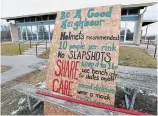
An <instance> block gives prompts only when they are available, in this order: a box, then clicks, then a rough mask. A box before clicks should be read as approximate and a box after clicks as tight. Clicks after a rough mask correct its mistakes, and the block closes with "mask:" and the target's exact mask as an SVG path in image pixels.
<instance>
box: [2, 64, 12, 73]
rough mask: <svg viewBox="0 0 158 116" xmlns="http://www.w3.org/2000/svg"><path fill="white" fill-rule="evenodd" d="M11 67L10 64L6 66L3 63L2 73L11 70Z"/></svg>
mask: <svg viewBox="0 0 158 116" xmlns="http://www.w3.org/2000/svg"><path fill="white" fill-rule="evenodd" d="M10 68H11V67H10V66H4V65H1V73H3V72H5V71H7V70H9V69H10Z"/></svg>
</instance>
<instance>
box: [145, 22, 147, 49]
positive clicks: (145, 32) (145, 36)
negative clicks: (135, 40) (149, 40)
mask: <svg viewBox="0 0 158 116" xmlns="http://www.w3.org/2000/svg"><path fill="white" fill-rule="evenodd" d="M147 31H148V25H147V27H146V32H145V42H146V34H147ZM147 46H148V45H147ZM147 48H148V47H147Z"/></svg>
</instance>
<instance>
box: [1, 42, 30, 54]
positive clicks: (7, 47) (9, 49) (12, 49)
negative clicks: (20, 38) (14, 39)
mask: <svg viewBox="0 0 158 116" xmlns="http://www.w3.org/2000/svg"><path fill="white" fill-rule="evenodd" d="M29 47H30V45H29V44H21V53H22V52H24V51H25V50H27V49H28V48H29ZM19 54H20V52H19V46H18V44H17V43H3V44H1V55H7V56H12V55H19Z"/></svg>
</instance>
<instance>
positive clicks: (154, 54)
mask: <svg viewBox="0 0 158 116" xmlns="http://www.w3.org/2000/svg"><path fill="white" fill-rule="evenodd" d="M156 51H157V47H155V53H154V58H155V56H156Z"/></svg>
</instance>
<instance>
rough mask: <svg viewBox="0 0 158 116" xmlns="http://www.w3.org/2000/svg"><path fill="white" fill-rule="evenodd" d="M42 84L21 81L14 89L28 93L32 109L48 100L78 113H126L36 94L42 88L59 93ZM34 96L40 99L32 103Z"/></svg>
mask: <svg viewBox="0 0 158 116" xmlns="http://www.w3.org/2000/svg"><path fill="white" fill-rule="evenodd" d="M41 86H43V85H38V86H37V85H30V84H26V83H21V84H18V85H16V86H14V87H13V89H15V90H17V91H18V92H20V93H23V94H25V95H27V101H28V104H29V109H30V110H31V111H32V110H34V109H35V108H36V106H37V105H38V104H39V103H40V102H42V101H43V102H46V103H51V104H55V105H57V106H59V107H63V108H66V109H68V110H70V111H73V112H75V113H77V114H88V115H94V114H96V115H111V114H113V115H125V113H121V112H116V111H109V110H106V109H101V108H96V107H91V106H86V105H82V104H76V103H72V102H67V101H65V100H60V99H56V98H51V97H47V96H43V95H40V94H36V91H37V90H42V91H45V92H47V93H53V94H56V95H58V93H54V92H50V91H48V90H45V89H41ZM60 95H61V94H60ZM61 96H62V95H61ZM63 96H64V95H63ZM32 98H36V99H37V100H38V102H37V103H35V104H32V102H31V100H32ZM126 115H127V114H126Z"/></svg>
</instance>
